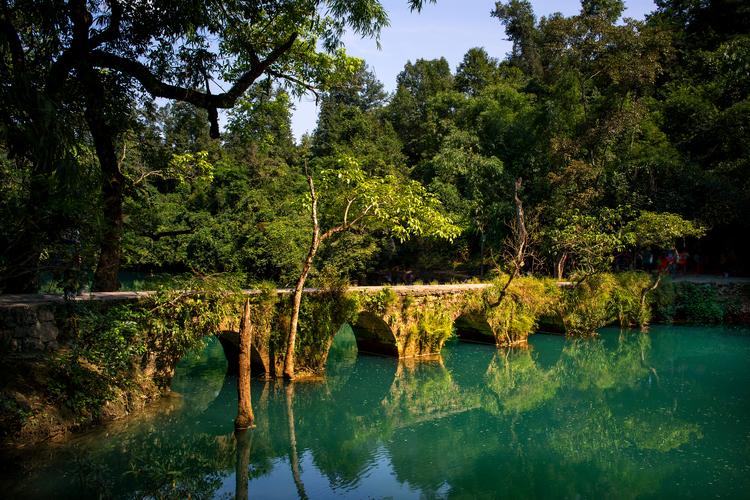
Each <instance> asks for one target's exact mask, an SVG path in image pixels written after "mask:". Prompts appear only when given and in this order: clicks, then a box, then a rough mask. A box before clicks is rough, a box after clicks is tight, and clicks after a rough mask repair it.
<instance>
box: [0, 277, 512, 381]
mask: <svg viewBox="0 0 750 500" xmlns="http://www.w3.org/2000/svg"><path fill="white" fill-rule="evenodd" d="M151 293H152V292H100V293H91V294H87V295H86V296H84V297H80V298H77V299H76V300H77V301H78V300H80V301H84V302H97V303H101V305H102V306H106V304H113V305H115V304H118V303H123V302H138V300H139V299H141V298H143V297H145V296H149V295H150V294H151ZM245 293H246V294H248V295H249V296H250V297H251V298H252V297H261V296H262V295H264V292H260V291H257V290H247V291H245ZM269 294H270V295H271V296H273V300H271V301H267V300H266V301H265V302H264V301H263V300H260V299H257V300H256V299H251V302H253V303H254V313H255V314H253V321H252V322H253V329H254V333H253V348H252V361H253V364H254V366H255V369H254V373H265V374H266V375H268V376H273V375H278V374H280V373H281V363H282V362H283V359H281V358H282V356H283V352H284V351H285V349H284V346H283V345H282V343H283V342H284V341H285V338H286V332H287V331H288V321H289V320H288V318H289V302H290V301H289V300H286V298H288V297H289V295H290V294H291V290H290V289H278V290H275V291H273V290H272V291H270V292H268V293H265V295H266V297H267V296H268V295H269ZM496 299H497V288H496V287H495V286H493V285H491V284H457V285H410V286H393V287H382V286H362V287H351V288H348V289H346V290H342V291H339V292H335V293H332V292H327V291H323V290H318V289H306V290H305V296H304V299H303V308H302V315H301V318H300V330H299V334H298V339H299V342H300V343H299V344H298V353H297V364H298V367H299V368H301V370H302V371H303V372H305V371H306V372H309V373H311V374H315V373H322V372H323V371H324V369H325V363H326V360H327V357H328V350H329V349H330V346H331V343H332V342H333V337H334V336H335V334H336V332H337V331H338V330H339V328H340V327H341V326H342V325H343V324H345V323H348V324H349V325H350V326H351V327H352V329H353V331H354V335H355V338H356V341H357V347H358V349H359V351H360V352H363V353H372V354H378V355H385V356H393V357H398V358H406V359H408V358H417V357H426V356H434V355H437V354H439V353H440V351H441V349H442V348H443V345H444V343H445V341H446V340H447V339H448V337H450V336H451V334H452V333H453V332H455V333H456V334H457V335H458V337H459V338H461V339H464V340H468V341H475V342H484V343H490V344H491V343H494V344H497V345H498V346H504V345H509V344H511V343H512V342H511V341H510V339H508V338H507V337H506V336H505V335H504V334H503V333H501V331H502V325H500V324H498V321H497V320H495V321H493V320H492V319H491V318H490V317H491V316H492V315H491V312H492V311H493V309H494V308H493V305H492V304H493V302H494V301H496ZM63 304H64V301H63V300H62V298H61V297H59V296H49V295H0V337H1V338H2V340H3V341H4V342H3V344H4V345H6V346H7V348H8V349H7V350H9V351H11V352H13V353H18V354H24V353H33V352H35V351H36V352H54V351H56V350H57V349H58V348H59V347H61V346H62V344H63V343H64V339H63V338H62V335H61V334H60V332H61V330H62V327H61V325H62V324H63V323H64V318H63V317H62V315H64V314H65V307H62V305H63ZM239 317H240V314H233V315H232V316H231V317H227V318H226V319H225V320H224V321H223V322H222V324H221V325H220V329H219V331H218V332H217V336H218V337H219V340H220V341H221V343H222V346H223V347H224V350H225V353H226V355H227V358H228V360H229V361H230V366H233V365H234V363H233V361H234V359H233V358H235V357H236V355H237V352H238V340H239V335H238V330H239ZM523 341H525V337H524V338H523V339H519V342H523Z"/></svg>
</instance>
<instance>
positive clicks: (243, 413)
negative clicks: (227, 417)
mask: <svg viewBox="0 0 750 500" xmlns="http://www.w3.org/2000/svg"><path fill="white" fill-rule="evenodd" d="M252 328H253V327H252V324H251V322H250V299H245V305H244V307H243V309H242V319H241V320H240V355H239V363H238V364H239V367H238V369H239V373H238V376H237V401H238V402H237V418H236V419H235V421H234V428H235V429H238V430H240V429H249V428H251V427H255V416H254V415H253V405H252V401H251V399H250V349H251V348H252V342H253V332H252Z"/></svg>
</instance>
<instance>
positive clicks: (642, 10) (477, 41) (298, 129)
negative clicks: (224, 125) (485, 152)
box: [292, 0, 654, 139]
mask: <svg viewBox="0 0 750 500" xmlns="http://www.w3.org/2000/svg"><path fill="white" fill-rule="evenodd" d="M382 3H383V5H384V6H385V8H386V10H387V11H388V16H389V17H390V24H391V25H390V27H388V28H385V29H384V30H383V31H382V33H381V37H380V43H381V50H378V49H377V47H376V45H375V41H374V40H371V39H365V40H363V39H360V38H358V37H354V36H347V37H346V38H345V39H344V42H345V45H346V50H347V52H348V54H349V55H351V56H356V57H359V58H362V59H364V60H365V61H366V62H367V64H368V65H369V66H370V68H371V69H372V70H373V71H374V72H375V74H376V75H377V77H378V79H379V80H380V81H381V82H383V84H384V85H385V89H386V90H387V91H389V92H392V91H393V90H395V87H396V76H397V75H398V74H399V73H400V72H401V70H402V69H403V67H404V64H406V62H407V61H412V62H413V61H416V60H417V59H420V58H422V59H435V58H439V57H445V58H446V59H447V60H448V63H449V64H450V65H451V68H452V69H453V70H454V71H455V69H456V66H458V64H459V63H460V62H461V60H462V59H463V56H464V54H465V53H466V51H467V50H469V49H470V48H472V47H484V48H485V50H487V52H488V53H489V54H490V55H491V56H493V57H497V58H500V59H502V58H503V57H505V54H507V53H508V52H509V51H510V49H511V44H510V43H509V42H508V41H507V40H506V35H505V31H504V30H503V27H502V25H501V24H500V22H499V21H498V20H497V19H495V18H492V17H490V11H491V10H492V9H493V8H494V5H495V2H494V0H437V3H436V4H428V5H425V7H424V9H423V10H422V12H421V13H416V12H410V11H409V8H408V6H407V0H382ZM531 3H532V5H533V6H534V12H535V13H536V15H537V18H539V17H541V16H546V15H549V14H552V13H554V12H562V13H563V14H565V15H573V14H575V13H577V12H578V11H579V9H580V1H578V0H558V1H554V0H531ZM625 7H626V10H625V13H624V17H633V18H636V19H643V17H644V16H645V15H646V14H648V13H649V12H651V11H653V10H654V3H653V1H652V0H625ZM295 106H296V110H295V112H294V115H293V117H292V130H293V132H294V136H295V137H296V138H297V139H299V138H300V137H301V136H302V134H304V133H305V132H312V131H313V130H314V129H315V123H316V121H317V115H318V110H317V108H316V106H315V102H314V98H313V96H306V97H303V98H302V99H301V100H300V101H299V102H298V103H296V105H295Z"/></svg>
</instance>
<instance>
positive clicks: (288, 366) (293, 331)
mask: <svg viewBox="0 0 750 500" xmlns="http://www.w3.org/2000/svg"><path fill="white" fill-rule="evenodd" d="M307 183H308V185H309V186H310V193H311V195H312V222H313V234H312V241H311V242H310V249H309V250H308V251H307V257H305V262H304V264H303V265H302V272H301V273H300V275H299V279H298V280H297V285H296V286H295V287H294V296H293V297H292V317H291V319H290V321H289V336H288V338H287V343H286V357H285V358H284V377H285V378H288V379H293V378H294V349H295V344H296V342H297V324H298V322H299V310H300V306H301V304H302V291H303V290H304V288H305V281H307V275H308V274H310V269H311V268H312V263H313V259H314V258H315V254H316V253H317V252H318V246H319V245H320V226H319V225H318V198H317V196H316V195H315V186H314V184H313V180H312V177H310V176H308V177H307Z"/></svg>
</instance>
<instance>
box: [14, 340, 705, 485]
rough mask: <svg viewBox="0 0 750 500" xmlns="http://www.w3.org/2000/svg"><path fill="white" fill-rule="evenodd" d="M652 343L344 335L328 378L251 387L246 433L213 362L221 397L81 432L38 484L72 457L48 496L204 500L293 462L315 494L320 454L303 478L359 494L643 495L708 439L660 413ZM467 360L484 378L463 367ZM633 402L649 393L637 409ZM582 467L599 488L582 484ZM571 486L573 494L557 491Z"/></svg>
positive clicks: (291, 468) (313, 473)
mask: <svg viewBox="0 0 750 500" xmlns="http://www.w3.org/2000/svg"><path fill="white" fill-rule="evenodd" d="M650 351H651V340H650V338H649V337H648V336H647V335H643V334H640V333H633V334H622V335H620V336H619V337H615V338H609V337H606V338H605V339H604V340H602V339H591V340H586V341H566V342H565V344H564V347H563V348H562V350H561V351H558V352H559V355H557V354H556V355H554V357H552V356H546V357H547V358H549V359H556V361H555V362H553V363H547V364H546V366H547V367H546V368H545V367H544V366H543V365H541V364H540V363H539V362H538V358H539V355H540V353H537V352H535V351H534V350H533V349H526V350H500V351H496V350H494V349H493V348H489V347H487V346H473V347H465V348H462V349H459V350H456V351H451V352H450V353H449V354H447V355H446V361H445V362H444V361H443V360H442V359H440V358H437V359H433V360H430V361H427V362H410V363H407V362H403V361H402V362H398V360H395V359H374V358H366V357H356V354H354V353H353V352H352V349H351V345H348V344H347V343H344V352H343V353H332V355H331V363H333V364H334V365H335V366H331V370H330V376H329V377H328V378H327V379H325V380H324V381H322V382H317V383H293V384H285V383H283V382H280V381H272V382H259V381H256V382H254V384H255V387H254V388H253V406H254V408H255V409H256V425H257V427H256V428H255V429H254V430H252V431H245V432H239V433H237V434H235V433H234V432H233V428H232V418H233V415H234V411H235V409H236V398H237V396H236V390H235V388H236V379H235V378H234V377H227V378H226V380H223V382H222V384H221V389H220V390H218V391H217V389H210V388H211V387H215V386H216V385H217V384H215V381H216V380H215V379H216V378H217V377H216V374H215V373H213V372H210V371H208V372H206V371H205V370H204V373H203V374H202V375H201V376H202V377H203V378H202V379H201V380H202V382H200V383H202V384H203V385H204V388H207V389H210V390H211V391H212V392H213V394H215V397H214V399H213V401H211V402H210V403H207V399H206V394H205V393H200V394H196V396H195V398H193V399H191V398H190V396H189V395H187V396H185V398H184V403H185V404H184V405H183V407H182V408H181V409H179V410H177V411H174V412H173V413H171V414H167V415H157V416H155V417H153V418H152V419H150V420H147V419H144V420H142V421H140V423H138V424H137V425H130V427H129V428H127V429H126V430H123V431H122V432H113V431H111V430H110V434H109V435H108V436H107V437H106V444H104V445H103V444H102V442H101V439H102V438H101V435H100V436H99V438H98V440H99V441H98V442H94V441H96V440H95V439H92V440H91V441H90V442H86V441H79V442H78V445H77V446H78V448H77V449H78V455H79V456H86V457H88V458H87V459H86V461H85V463H84V462H83V461H82V460H79V467H78V468H77V470H76V472H80V474H79V475H78V476H75V475H71V474H70V471H71V470H74V469H75V468H74V467H73V465H74V462H72V461H68V463H65V461H64V460H62V461H61V460H55V459H53V460H52V461H50V462H48V463H47V464H46V466H45V467H40V470H39V475H40V476H37V478H38V477H41V474H43V473H44V471H47V473H48V474H49V471H50V470H54V469H55V467H61V468H62V469H63V470H67V471H69V475H68V476H63V479H60V477H59V476H60V475H59V474H58V475H57V476H56V477H58V479H56V480H54V481H57V482H56V483H55V482H54V481H50V480H49V478H47V479H46V480H45V481H40V484H41V483H44V484H47V485H48V486H49V487H48V488H47V492H50V491H61V490H64V491H69V492H79V493H81V494H85V495H88V494H91V493H93V492H97V493H100V494H105V495H106V496H111V497H126V498H130V497H143V496H145V497H154V498H185V497H188V496H190V497H193V498H203V497H211V496H215V495H218V494H220V493H221V492H222V491H223V492H224V493H230V491H231V490H233V491H232V493H234V495H235V496H236V498H242V499H244V498H247V497H248V488H249V483H250V482H252V481H254V480H258V479H260V478H264V477H270V475H271V474H273V472H274V471H279V470H280V467H288V468H287V469H286V470H287V472H286V477H287V478H289V477H291V482H293V484H294V487H293V489H292V490H291V491H292V492H294V491H295V489H296V494H297V496H299V497H301V498H306V497H307V495H308V494H309V493H308V492H309V491H310V490H307V489H306V488H307V486H308V485H306V484H303V479H304V478H303V470H302V464H303V463H304V464H308V463H312V464H313V467H309V466H306V467H305V471H304V475H305V477H308V478H311V479H305V482H307V481H308V480H312V481H313V482H314V483H316V484H317V486H316V488H318V489H317V490H315V491H319V488H320V481H321V479H322V480H324V481H325V484H326V487H328V488H331V489H332V490H333V491H339V492H346V491H356V488H358V487H360V486H361V485H362V481H363V480H364V479H363V478H366V477H367V476H368V473H369V471H371V470H373V468H375V467H378V466H381V465H382V464H383V463H387V466H388V467H390V468H391V470H392V474H393V475H394V479H393V480H394V481H397V482H398V483H399V484H402V485H403V484H408V485H409V487H410V488H418V489H419V491H420V493H421V494H422V495H424V496H428V497H429V496H444V495H446V494H449V493H450V492H453V493H459V492H466V491H471V492H472V496H482V495H486V496H499V495H500V496H501V495H503V494H506V495H512V496H548V495H549V494H553V493H554V495H555V496H565V495H569V496H575V495H578V494H580V495H584V496H600V495H601V494H602V493H603V492H610V493H612V494H615V493H616V494H617V496H620V497H622V496H626V497H629V496H633V497H634V496H638V495H639V494H644V493H648V492H653V491H655V488H656V487H657V486H658V484H659V482H660V481H662V480H663V479H664V478H665V477H667V476H668V475H669V474H671V473H672V472H673V467H674V466H672V465H668V463H669V462H665V463H664V464H662V463H661V462H660V461H659V460H658V459H654V460H651V462H650V465H649V467H648V468H646V470H644V469H643V460H644V457H648V456H652V455H649V454H652V453H656V454H663V453H668V452H670V451H671V450H674V449H676V448H679V447H681V446H683V445H685V444H687V443H689V442H691V441H694V440H696V439H699V438H700V437H701V429H700V427H699V426H698V425H697V424H694V423H689V422H686V421H684V420H682V419H680V418H679V417H678V413H677V412H676V410H675V409H674V408H671V407H668V408H665V407H664V405H663V401H664V397H662V396H663V394H662V393H663V389H662V388H660V385H659V379H658V377H657V374H656V370H654V368H653V367H651V366H650V364H649V355H650ZM553 354H554V353H553ZM545 355H546V354H545ZM477 361H480V362H481V366H476V362H477ZM462 365H471V366H469V367H467V369H468V370H469V371H470V372H471V373H473V374H476V375H477V376H474V377H473V378H471V380H469V379H468V378H467V377H463V376H454V373H456V374H458V373H461V369H462ZM207 373H210V375H207ZM456 380H461V383H460V384H459V383H457V381H456ZM208 381H213V382H212V383H208ZM181 383H183V385H184V383H185V380H183V381H182V382H181ZM211 384H213V386H212V385H211ZM196 391H197V389H196ZM198 392H200V391H198ZM633 398H641V399H642V401H641V403H639V405H638V409H637V410H632V408H633V405H631V404H629V401H630V400H632V399H633ZM191 402H193V403H194V404H191ZM92 464H93V465H92ZM96 464H99V466H98V467H97V465H96ZM584 470H585V471H588V472H587V473H593V474H594V475H595V476H596V477H599V480H598V482H596V483H592V484H590V485H589V484H588V483H586V482H585V481H584V482H581V481H573V480H572V478H575V477H581V475H582V471H584ZM592 471H595V473H594V472H592ZM52 475H53V476H54V474H52ZM71 477H82V478H83V481H82V482H81V483H80V484H78V485H76V482H77V480H71ZM568 483H569V488H570V491H563V490H560V489H559V488H560V486H559V485H560V484H568ZM228 485H231V486H228ZM549 485H558V486H555V488H558V489H557V490H555V491H550V490H548V489H547V488H549V487H550V486H549ZM587 488H588V489H587ZM39 491H40V495H36V496H43V495H41V492H42V490H41V489H40V490H39ZM292 494H293V493H292ZM27 496H35V495H34V494H32V495H27ZM71 496H75V495H71Z"/></svg>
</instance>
